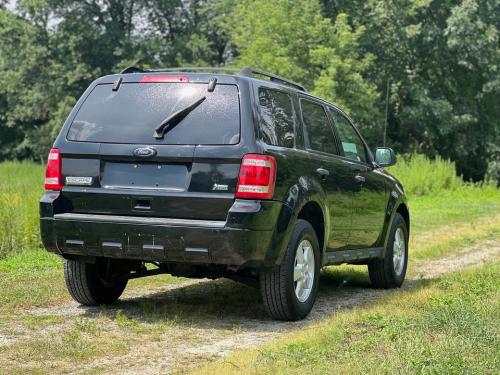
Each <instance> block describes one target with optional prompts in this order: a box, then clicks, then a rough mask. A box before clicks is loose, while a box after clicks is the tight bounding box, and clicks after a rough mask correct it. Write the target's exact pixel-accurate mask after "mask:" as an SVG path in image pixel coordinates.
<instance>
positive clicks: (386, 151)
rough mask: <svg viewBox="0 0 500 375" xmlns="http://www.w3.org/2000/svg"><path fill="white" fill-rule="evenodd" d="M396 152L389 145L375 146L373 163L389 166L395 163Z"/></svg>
mask: <svg viewBox="0 0 500 375" xmlns="http://www.w3.org/2000/svg"><path fill="white" fill-rule="evenodd" d="M396 160H397V159H396V154H395V153H394V151H393V150H392V148H389V147H377V149H376V150H375V163H377V164H378V165H380V166H381V167H390V166H391V165H394V164H396Z"/></svg>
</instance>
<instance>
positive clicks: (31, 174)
mask: <svg viewBox="0 0 500 375" xmlns="http://www.w3.org/2000/svg"><path fill="white" fill-rule="evenodd" d="M43 176H44V168H43V166H41V165H36V164H32V163H27V162H24V163H19V162H8V163H1V164H0V259H1V258H2V257H4V256H5V255H6V254H8V253H16V252H20V251H22V250H24V249H33V248H41V247H42V245H41V243H40V228H39V227H40V224H39V213H38V202H39V200H40V197H41V196H42V192H43Z"/></svg>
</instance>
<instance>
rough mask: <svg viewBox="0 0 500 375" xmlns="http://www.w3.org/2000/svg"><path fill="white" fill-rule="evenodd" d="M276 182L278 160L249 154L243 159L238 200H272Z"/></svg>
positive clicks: (237, 193)
mask: <svg viewBox="0 0 500 375" xmlns="http://www.w3.org/2000/svg"><path fill="white" fill-rule="evenodd" d="M275 182H276V159H275V158H273V157H272V156H267V155H257V154H248V155H245V156H244V157H243V160H242V162H241V167H240V175H239V177H238V185H237V187H236V194H235V197H236V198H250V199H271V198H272V197H273V193H274V183H275Z"/></svg>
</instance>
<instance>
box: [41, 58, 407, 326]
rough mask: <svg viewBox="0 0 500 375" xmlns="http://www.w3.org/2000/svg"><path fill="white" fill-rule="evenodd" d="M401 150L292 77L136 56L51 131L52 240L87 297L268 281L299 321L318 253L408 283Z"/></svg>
mask: <svg viewBox="0 0 500 375" xmlns="http://www.w3.org/2000/svg"><path fill="white" fill-rule="evenodd" d="M394 163H395V155H394V153H393V151H392V150H391V149H388V148H378V149H377V150H376V152H375V157H374V156H373V155H372V153H371V151H370V149H369V148H368V147H367V145H366V143H365V141H364V140H363V138H362V137H361V135H360V133H359V132H358V130H357V129H356V128H355V127H354V125H353V124H352V121H351V120H350V119H349V117H348V116H347V115H346V114H345V113H344V112H343V111H342V110H341V109H339V108H338V107H336V106H335V105H333V104H331V103H329V102H326V101H325V100H322V99H320V98H317V97H314V96H312V95H310V94H308V93H307V92H306V91H305V90H304V88H303V87H302V86H301V85H299V84H297V83H295V82H292V81H289V80H287V79H285V78H282V77H278V76H275V75H273V74H270V73H267V72H263V71H257V70H252V69H249V68H245V69H243V70H241V71H239V70H238V71H235V70H229V69H225V70H222V69H205V68H203V70H197V69H194V68H193V69H175V70H174V69H163V70H147V71H145V70H141V69H138V68H128V69H126V70H124V71H123V72H121V73H120V74H116V75H109V76H105V77H102V78H99V79H98V80H96V81H95V82H93V83H92V84H91V85H90V87H89V88H88V89H87V90H86V91H85V93H84V94H83V95H82V97H81V98H80V99H79V100H78V102H77V103H76V105H75V107H74V108H73V110H72V111H71V113H70V115H69V117H68V119H67V120H66V122H65V124H64V126H63V128H62V130H61V132H60V134H59V136H58V138H57V140H56V141H55V143H54V148H53V149H52V150H51V151H50V154H49V157H48V163H47V171H46V178H45V189H46V192H45V194H44V195H43V197H42V199H41V204H40V216H41V220H40V222H41V233H42V240H43V244H44V246H45V248H46V249H47V250H48V251H51V252H53V253H56V254H59V255H61V256H62V257H63V258H64V274H65V278H66V284H67V287H68V290H69V292H70V294H71V295H72V297H73V298H74V299H75V300H76V301H77V302H79V303H81V304H83V305H97V304H108V303H112V302H114V301H116V300H117V299H118V298H119V297H120V295H121V294H122V292H123V290H124V288H125V286H126V284H127V281H128V280H129V279H132V278H137V277H143V276H148V275H155V274H160V273H169V274H172V275H176V276H183V277H196V278H207V277H208V278H218V277H226V278H230V279H233V280H237V281H241V282H245V283H248V284H251V285H256V286H260V289H261V291H262V299H263V302H264V306H265V308H266V310H267V312H268V313H269V314H270V315H271V316H272V317H274V318H277V319H282V320H297V319H301V318H303V317H305V316H306V315H307V314H308V313H309V311H310V310H311V308H312V306H313V304H314V301H315V298H316V293H317V290H318V282H319V273H320V268H321V267H323V266H326V265H331V264H341V263H352V264H367V265H368V271H369V275H370V279H371V281H372V283H373V285H374V286H375V287H379V288H391V287H399V286H400V285H401V284H402V283H403V280H404V277H405V273H406V266H407V261H408V235H409V227H410V217H409V211H408V206H407V202H406V197H405V193H404V192H403V188H402V186H401V184H400V183H399V182H398V181H397V180H396V179H395V178H394V177H392V176H391V175H390V174H388V173H387V172H385V171H384V169H383V167H384V166H389V165H392V164H394ZM146 265H148V266H146Z"/></svg>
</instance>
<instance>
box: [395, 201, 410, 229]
mask: <svg viewBox="0 0 500 375" xmlns="http://www.w3.org/2000/svg"><path fill="white" fill-rule="evenodd" d="M396 212H397V213H398V214H400V215H401V216H403V219H404V220H405V223H406V229H407V230H408V235H409V234H410V211H409V210H408V207H407V205H406V204H405V203H404V202H402V203H400V204H399V206H398V207H397V208H396Z"/></svg>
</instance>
